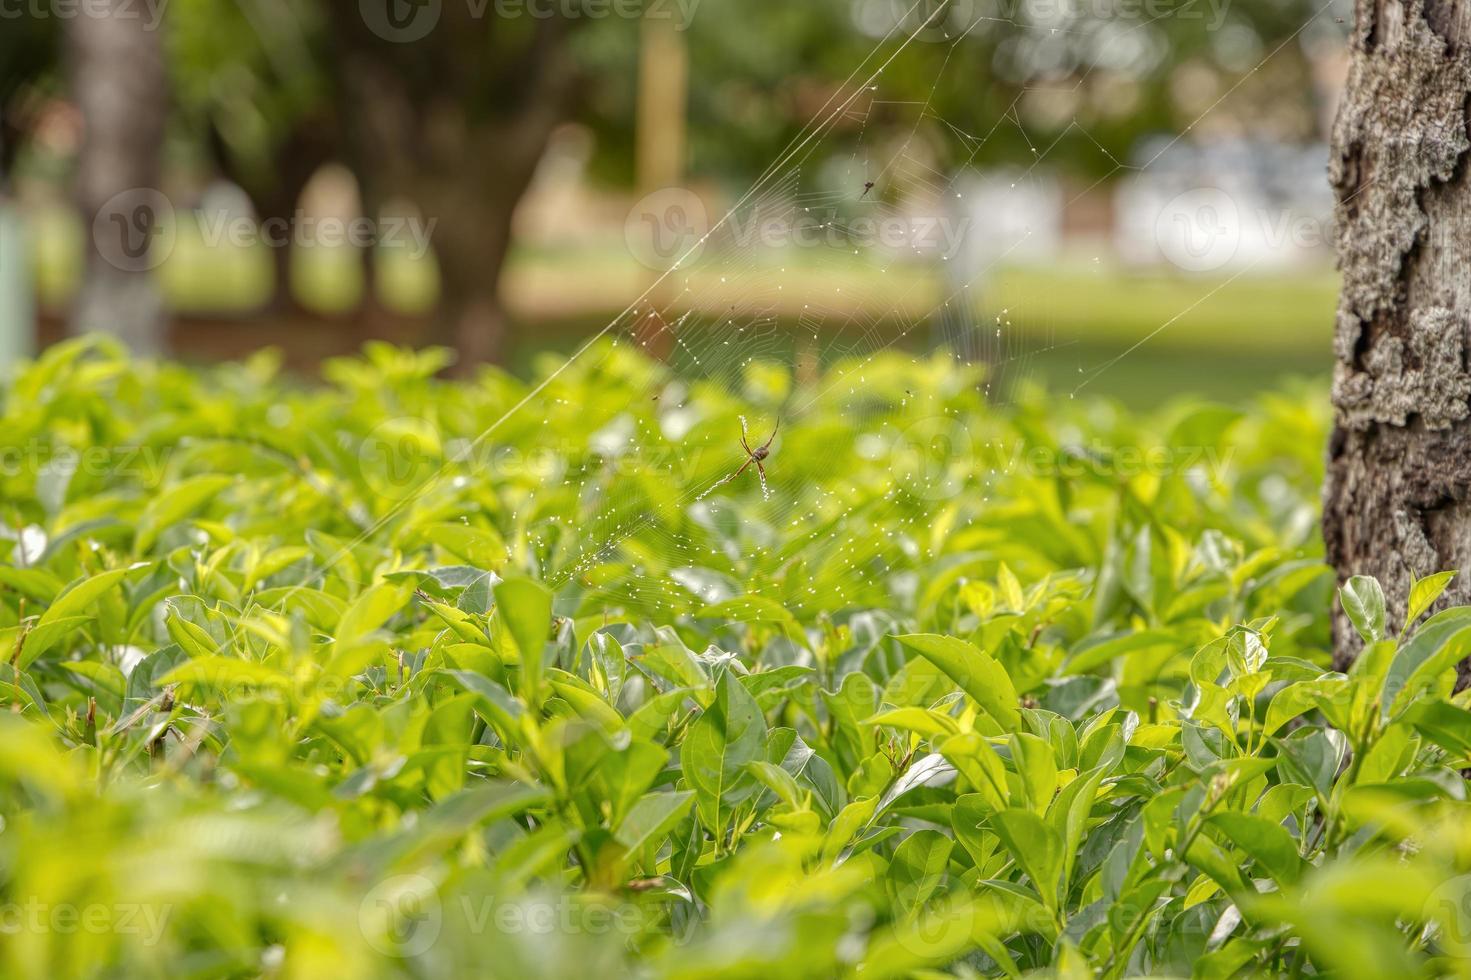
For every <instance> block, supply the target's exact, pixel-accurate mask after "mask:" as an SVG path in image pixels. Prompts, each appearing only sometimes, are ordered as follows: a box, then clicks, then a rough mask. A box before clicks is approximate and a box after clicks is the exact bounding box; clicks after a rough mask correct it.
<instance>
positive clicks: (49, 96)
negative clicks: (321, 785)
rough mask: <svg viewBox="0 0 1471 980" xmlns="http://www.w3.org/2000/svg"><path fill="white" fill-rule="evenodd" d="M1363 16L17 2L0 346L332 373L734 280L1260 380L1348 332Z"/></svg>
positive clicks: (1106, 368)
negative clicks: (360, 357) (1342, 213)
mask: <svg viewBox="0 0 1471 980" xmlns="http://www.w3.org/2000/svg"><path fill="white" fill-rule="evenodd" d="M1349 19H1351V11H1350V9H1349V5H1348V4H1347V3H1346V2H1344V0H1338V2H1337V3H1328V4H1325V5H1318V4H1316V3H1313V2H1310V0H916V2H911V0H800V2H794V0H75V2H72V0H0V363H5V362H12V361H14V360H16V359H18V358H22V357H25V356H27V355H28V354H29V353H31V352H34V351H35V350H36V349H38V348H39V347H41V346H43V345H45V344H46V343H48V342H51V341H54V340H55V339H58V338H60V337H62V336H64V335H66V334H67V333H69V332H81V331H88V330H101V331H106V332H110V333H115V334H117V335H119V336H122V337H123V338H124V339H126V340H127V341H128V343H129V344H131V345H132V346H133V347H135V348H136V349H139V350H141V351H145V352H153V353H160V354H169V355H172V356H176V357H180V358H183V359H186V360H213V359H219V358H226V357H235V356H240V355H243V354H245V353H247V352H250V351H252V350H255V349H257V348H260V347H263V346H275V347H278V348H279V349H280V350H281V351H282V353H283V356H284V358H285V360H286V362H287V364H288V365H289V366H290V367H291V368H293V369H296V370H299V371H301V372H303V373H310V372H311V371H313V370H314V368H315V366H316V365H317V364H318V363H320V361H321V360H322V359H323V358H326V357H330V356H335V355H339V354H343V353H346V352H350V351H353V350H355V349H357V348H358V347H359V346H360V345H361V344H362V343H363V342H364V341H366V340H369V339H386V340H390V341H393V342H396V343H404V344H413V345H426V344H443V345H447V346H450V347H453V348H455V349H456V350H457V352H458V354H459V361H458V365H459V367H458V369H459V370H461V371H465V370H469V369H473V367H474V366H475V365H477V364H480V363H485V362H492V363H499V364H501V365H504V366H507V367H509V368H510V369H511V370H514V371H526V370H529V368H530V365H531V363H532V361H533V359H534V358H535V356H536V355H537V354H538V353H539V352H546V351H550V352H560V353H568V352H572V351H574V350H576V349H577V347H578V345H579V344H580V343H582V342H583V340H584V339H585V338H588V337H590V336H592V335H594V334H595V333H596V332H597V331H599V330H600V329H603V328H604V327H605V326H606V325H607V324H609V323H613V322H615V321H617V320H619V318H620V317H621V318H622V319H623V321H624V322H625V323H627V324H632V327H631V328H630V330H631V333H632V335H633V336H635V338H637V337H638V335H639V331H640V330H641V329H642V328H641V327H639V326H638V323H639V320H640V317H641V316H643V314H640V313H639V312H638V311H639V309H640V307H639V303H640V301H641V297H643V298H645V299H647V296H648V294H649V292H650V291H651V290H662V291H663V292H662V293H660V294H659V295H660V298H659V301H658V303H657V304H651V305H650V306H649V307H648V309H649V313H648V314H647V315H648V316H651V317H658V318H661V323H660V326H661V329H663V328H665V327H667V328H668V329H667V333H668V334H669V335H670V336H671V337H675V338H676V339H677V337H678V333H679V331H678V329H677V327H676V326H672V325H670V324H672V323H673V322H674V321H673V318H677V317H678V316H680V315H681V311H682V310H685V309H688V310H689V311H691V313H692V314H694V315H698V316H707V317H709V316H721V315H723V312H724V311H726V310H731V311H735V310H737V309H738V308H739V310H740V313H741V316H742V317H743V319H742V321H741V323H742V326H741V330H740V334H741V336H744V337H748V338H749V342H750V343H751V344H752V345H753V351H755V352H756V353H762V354H771V355H772V356H778V357H787V358H792V359H794V361H795V362H796V363H801V360H802V358H804V357H807V356H809V355H812V356H816V357H822V356H825V354H826V353H827V352H829V351H830V350H840V349H849V348H848V347H845V346H844V345H843V344H841V343H829V341H828V340H827V339H826V338H827V337H828V336H829V332H830V334H831V336H834V337H836V336H842V335H844V331H847V335H849V336H853V335H855V327H854V324H860V325H861V331H858V332H859V333H861V336H862V337H863V338H864V340H863V342H864V343H866V344H870V345H873V346H877V345H880V344H883V343H887V342H888V340H886V338H891V339H893V340H894V342H896V343H900V344H902V345H909V346H922V347H934V346H937V345H941V344H949V345H955V346H958V347H960V348H965V347H966V344H967V342H966V341H965V340H964V337H965V336H966V334H967V331H969V332H977V331H979V332H980V333H981V334H984V335H985V336H986V337H988V338H989V337H991V336H992V334H991V333H990V331H991V330H992V329H994V330H995V335H994V336H995V337H1001V335H1002V330H1003V329H1004V330H1005V332H1006V335H1005V338H1004V340H1005V342H1004V344H999V345H998V344H995V343H992V344H990V345H989V346H985V345H982V346H977V345H976V344H974V343H971V344H970V349H969V350H962V351H961V352H962V353H968V354H970V355H972V356H976V357H980V358H995V357H996V356H997V352H998V351H1000V352H1002V353H1003V354H1005V355H1006V356H1005V357H1004V358H1003V359H1004V360H1015V361H1017V362H1018V363H1023V364H1025V373H1026V374H1027V376H1029V377H1031V376H1035V377H1037V378H1038V379H1039V380H1042V381H1043V382H1045V383H1047V384H1049V385H1051V386H1052V387H1054V388H1056V389H1058V390H1061V391H1068V390H1073V389H1075V388H1077V387H1078V386H1079V385H1080V380H1079V379H1084V380H1086V381H1088V382H1089V383H1090V386H1091V388H1092V389H1093V390H1097V391H1102V392H1104V393H1109V394H1115V395H1118V396H1121V397H1124V398H1125V399H1128V400H1134V401H1149V400H1153V399H1156V398H1160V397H1164V396H1166V395H1169V394H1171V393H1175V392H1180V391H1187V390H1188V391H1193V392H1199V393H1204V394H1207V395H1211V396H1215V397H1222V398H1236V397H1245V396H1249V395H1251V394H1254V393H1255V392H1257V391H1259V390H1261V389H1262V388H1264V387H1267V386H1269V385H1271V384H1273V383H1274V382H1275V380H1276V379H1277V378H1279V377H1280V376H1281V375H1283V374H1318V373H1325V372H1326V370H1327V368H1328V366H1329V364H1330V350H1329V337H1330V331H1331V323H1332V310H1333V305H1334V295H1335V289H1336V280H1335V276H1334V272H1333V262H1332V230H1331V212H1332V199H1331V196H1330V195H1329V193H1328V190H1327V187H1326V181H1325V178H1324V171H1325V165H1326V160H1327V150H1326V142H1327V139H1328V135H1329V131H1330V128H1331V123H1332V118H1333V112H1334V105H1335V100H1336V96H1337V92H1338V90H1339V87H1340V85H1341V84H1342V79H1343V76H1344V72H1345V68H1346V59H1345V54H1344V37H1345V34H1346V32H1347V30H1348V29H1349V28H1348V26H1347V24H1346V23H1345V21H1347V20H1349ZM753 189H754V196H753V194H752V192H753ZM727 212H731V213H732V214H733V216H734V222H733V227H734V231H732V230H731V226H729V225H727V226H722V225H721V222H720V220H719V219H720V216H721V215H725V214H726V213H727ZM814 213H815V214H817V215H819V217H817V218H813V217H812V215H814ZM772 215H775V216H776V217H775V218H771V216H772ZM804 216H805V217H804ZM804 220H805V221H806V222H807V224H806V225H805V226H804V225H803V221H804ZM837 226H841V234H833V233H832V232H833V229H834V228H836V227H837ZM716 229H718V230H719V232H720V233H719V234H712V231H714V230H716ZM804 231H805V232H807V233H806V234H804ZM886 231H892V232H894V235H893V236H889V235H887V234H886ZM666 239H667V241H666ZM921 239H923V240H922V241H921ZM671 245H672V247H666V246H671ZM689 250H695V251H698V252H699V255H698V257H697V258H696V257H693V256H688V257H686V255H685V253H686V252H687V251H689ZM676 253H678V254H676ZM681 258H687V262H688V264H687V265H685V266H684V267H678V266H677V263H678V262H679V260H680V259H681ZM661 262H663V265H662V266H661ZM727 266H729V267H731V268H735V267H740V268H742V269H743V270H745V275H744V277H740V276H730V277H727V276H726V275H725V273H724V270H725V269H726V267H727ZM762 269H769V270H770V276H771V282H773V283H777V285H773V286H772V288H771V290H770V291H769V295H765V294H763V296H762V297H761V300H760V302H759V303H756V302H755V301H754V300H753V299H752V295H751V293H752V289H751V282H752V279H751V275H752V270H755V274H756V275H760V274H761V270H762ZM671 275H672V276H673V277H675V279H676V280H677V281H678V282H679V288H672V287H671V286H670V285H669V282H668V281H669V279H670V277H671ZM956 296H959V297H961V298H960V300H959V302H956V303H952V302H949V301H948V300H949V299H950V298H953V297H956ZM814 297H820V298H821V301H820V302H818V301H816V300H815V299H814ZM630 310H633V311H634V312H633V314H630V313H629V311H630ZM664 321H669V323H665V322H664ZM732 322H733V321H732ZM957 322H958V323H959V324H960V327H957ZM747 325H750V326H751V331H750V333H745V330H746V327H747ZM901 337H902V339H900V338H901ZM646 339H647V338H646ZM731 339H732V336H724V337H723V339H722V340H721V341H720V342H721V343H728V342H729V341H731ZM736 341H737V342H741V340H740V338H739V337H737V338H736ZM704 342H707V343H714V342H715V341H714V340H707V341H704ZM645 346H646V347H648V348H649V349H650V350H651V351H652V352H654V353H656V354H661V355H670V354H671V351H670V348H669V345H668V344H667V343H666V344H662V345H661V344H660V343H658V342H652V343H645ZM674 353H677V352H674Z"/></svg>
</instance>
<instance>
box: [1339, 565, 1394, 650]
mask: <svg viewBox="0 0 1471 980" xmlns="http://www.w3.org/2000/svg"><path fill="white" fill-rule="evenodd" d="M1338 601H1339V602H1341V603H1342V604H1343V611H1344V612H1345V613H1347V614H1348V619H1349V622H1351V623H1353V624H1354V629H1356V630H1358V631H1359V636H1361V637H1363V638H1364V642H1365V643H1376V642H1378V641H1379V640H1382V639H1384V590H1383V589H1382V588H1380V587H1379V580H1378V579H1375V578H1370V577H1369V576H1367V575H1355V576H1353V577H1352V578H1350V579H1349V580H1348V581H1347V582H1345V583H1344V584H1343V588H1341V589H1339V590H1338Z"/></svg>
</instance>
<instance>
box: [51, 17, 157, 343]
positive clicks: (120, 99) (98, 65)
mask: <svg viewBox="0 0 1471 980" xmlns="http://www.w3.org/2000/svg"><path fill="white" fill-rule="evenodd" d="M66 34H67V36H66V43H67V49H68V50H67V54H68V56H69V58H70V71H71V89H72V97H73V99H74V100H75V101H76V104H77V107H78V109H79V110H80V112H81V115H82V122H83V126H84V130H85V131H84V135H83V140H82V147H81V151H80V153H79V156H78V160H77V173H76V203H77V207H78V209H79V210H80V212H81V217H82V223H83V227H84V229H86V237H85V241H86V250H87V259H86V269H85V272H84V278H83V281H82V288H81V291H80V293H79V294H78V296H77V298H76V300H75V301H74V303H73V307H72V315H71V328H72V331H73V332H76V333H85V332H90V331H101V332H103V333H110V334H113V335H115V336H117V337H119V338H121V339H122V340H123V341H124V342H125V343H127V345H128V346H129V347H131V348H133V349H134V350H135V351H138V352H139V353H143V354H158V353H161V352H162V351H163V350H164V347H165V345H166V342H167V324H166V321H165V316H164V309H163V301H162V299H161V297H160V296H159V293H158V289H157V286H156V284H155V282H154V279H153V276H152V268H153V266H154V265H155V264H156V263H157V261H159V260H160V258H159V256H158V254H157V251H156V249H155V246H156V239H157V238H158V236H159V235H160V233H161V225H160V224H159V222H160V221H164V220H168V216H167V215H164V214H160V213H159V212H160V210H162V208H161V207H160V202H161V192H160V190H159V185H160V183H161V180H160V177H161V159H162V148H163V137H164V123H165V120H166V118H167V115H168V102H169V95H168V78H167V73H166V70H165V67H164V53H163V42H162V36H161V33H160V31H159V30H157V29H150V27H149V20H148V19H147V18H146V17H144V16H143V15H142V11H141V8H140V6H139V5H138V4H136V3H132V2H130V0H97V2H95V3H93V4H91V5H89V6H88V7H87V9H86V10H85V11H81V12H79V13H78V14H77V15H76V16H73V17H70V18H68V19H67V20H66ZM164 207H166V203H165V204H164Z"/></svg>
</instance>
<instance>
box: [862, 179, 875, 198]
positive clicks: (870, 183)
mask: <svg viewBox="0 0 1471 980" xmlns="http://www.w3.org/2000/svg"><path fill="white" fill-rule="evenodd" d="M871 190H873V181H871V180H870V181H868V182H866V183H865V184H864V185H863V193H862V195H860V196H859V198H858V200H860V201H861V200H863V199H864V198H865V197H867V196H868V192H869V191H871Z"/></svg>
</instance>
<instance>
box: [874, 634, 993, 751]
mask: <svg viewBox="0 0 1471 980" xmlns="http://www.w3.org/2000/svg"><path fill="white" fill-rule="evenodd" d="M895 639H897V640H898V641H899V642H900V643H902V644H903V645H904V646H906V647H908V648H909V649H910V650H913V651H914V652H915V653H917V654H919V655H920V656H922V657H924V658H925V659H926V660H928V661H929V662H930V663H932V664H934V665H935V666H936V667H939V668H940V669H941V670H943V671H944V672H945V674H946V676H948V677H949V678H950V679H951V680H952V681H954V682H955V683H956V684H957V685H959V687H960V689H961V690H962V691H964V692H965V693H966V694H969V695H970V696H971V698H972V699H973V700H974V701H975V702H976V704H978V705H980V707H981V709H982V710H983V711H985V712H986V713H987V714H988V715H990V716H991V717H992V718H993V719H994V720H995V722H996V724H998V725H1000V726H1001V730H1002V731H1007V732H1009V731H1013V730H1015V729H1016V727H1017V726H1018V725H1020V724H1021V711H1020V710H1019V709H1018V708H1017V697H1016V688H1015V687H1014V686H1013V685H1012V683H1011V678H1010V677H1008V676H1007V675H1006V670H1005V669H1004V668H1003V667H1002V666H1001V665H1000V664H999V663H997V662H996V661H995V660H993V659H992V658H991V657H989V656H987V655H986V654H984V653H982V652H981V651H980V650H979V649H977V648H976V647H975V646H973V645H972V644H970V643H967V642H965V641H964V640H957V639H956V638H954V637H952V636H938V635H935V634H931V633H911V634H908V635H905V636H897V637H895Z"/></svg>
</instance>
